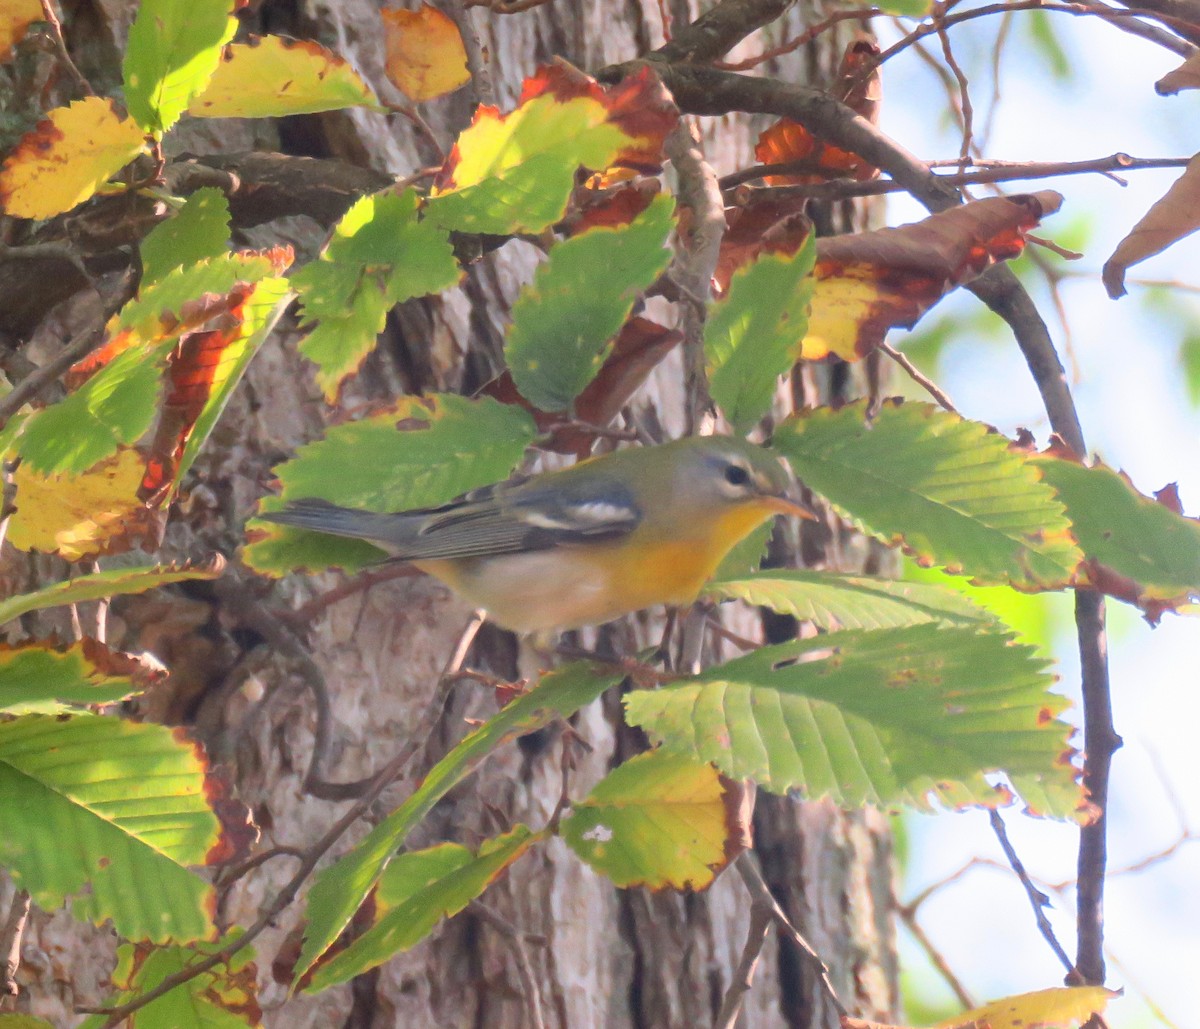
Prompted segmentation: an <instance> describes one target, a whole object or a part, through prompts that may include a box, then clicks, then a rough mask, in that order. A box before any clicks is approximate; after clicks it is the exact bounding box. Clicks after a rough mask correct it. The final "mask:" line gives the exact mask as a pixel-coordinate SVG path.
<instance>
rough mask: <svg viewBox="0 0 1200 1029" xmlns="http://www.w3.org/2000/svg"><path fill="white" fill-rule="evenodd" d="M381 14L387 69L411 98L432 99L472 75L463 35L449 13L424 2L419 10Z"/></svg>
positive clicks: (390, 75)
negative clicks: (468, 66)
mask: <svg viewBox="0 0 1200 1029" xmlns="http://www.w3.org/2000/svg"><path fill="white" fill-rule="evenodd" d="M381 17H382V18H383V41H384V46H385V47H386V52H387V57H386V60H385V62H384V70H385V71H386V72H387V77H388V78H389V79H391V81H392V83H393V84H394V85H395V86H396V88H397V89H399V90H400V91H401V92H402V93H403V94H404V95H405V96H406V97H408V98H409V99H410V100H415V101H417V102H418V103H420V102H421V101H423V100H432V99H433V98H434V97H437V96H441V95H442V94H443V93H449V92H451V91H452V90H455V89H458V87H459V86H462V85H464V84H465V83H466V82H467V81H468V80H469V79H470V78H471V73H470V72H469V71H468V70H467V51H466V49H465V48H464V47H463V41H462V36H461V34H460V33H459V31H458V26H457V25H455V24H454V20H453V19H452V18H451V17H450V16H449V15H447V14H443V13H442V12H441V11H439V10H438V9H437V8H436V7H431V6H430V5H429V4H422V5H421V9H420V10H419V11H403V10H396V9H394V8H393V9H389V10H385V11H382V12H381Z"/></svg>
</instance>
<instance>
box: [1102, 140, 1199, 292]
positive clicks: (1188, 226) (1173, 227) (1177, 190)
mask: <svg viewBox="0 0 1200 1029" xmlns="http://www.w3.org/2000/svg"><path fill="white" fill-rule="evenodd" d="M1197 229H1200V154H1197V155H1196V156H1195V157H1193V158H1192V159H1191V160H1190V161H1188V166H1187V167H1186V168H1184V169H1183V174H1182V175H1180V176H1179V178H1178V179H1176V180H1175V182H1174V183H1173V184H1172V186H1171V188H1170V189H1168V190H1167V192H1166V193H1165V194H1164V195H1163V197H1162V198H1161V199H1160V200H1158V201H1156V202H1155V204H1154V205H1153V206H1152V207H1151V208H1150V210H1149V211H1147V212H1146V213H1145V215H1144V216H1143V217H1142V220H1141V221H1139V222H1138V223H1137V224H1136V225H1135V226H1134V227H1133V228H1132V229H1131V230H1130V232H1129V235H1128V236H1126V237H1125V238H1124V239H1123V240H1121V242H1120V243H1118V244H1117V249H1116V250H1114V251H1113V255H1112V257H1110V258H1109V259H1108V260H1107V261H1105V262H1104V270H1103V271H1102V272H1101V273H1100V277H1101V279H1103V280H1104V288H1105V289H1106V290H1108V295H1109V296H1110V297H1112V298H1113V299H1114V300H1116V299H1117V298H1118V297H1123V296H1124V295H1125V271H1126V269H1127V268H1128V267H1129V266H1130V265H1131V264H1137V263H1138V262H1139V261H1144V260H1146V258H1147V257H1153V256H1154V255H1155V254H1157V253H1161V252H1162V251H1163V250H1166V249H1167V247H1169V246H1170V245H1171V244H1172V243H1177V242H1178V241H1179V240H1181V239H1183V237H1184V236H1187V235H1190V234H1191V233H1193V232H1195V231H1196V230H1197Z"/></svg>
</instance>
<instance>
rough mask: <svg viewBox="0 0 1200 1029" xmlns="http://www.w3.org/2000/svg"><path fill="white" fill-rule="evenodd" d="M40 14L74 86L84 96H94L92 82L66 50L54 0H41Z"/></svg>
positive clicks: (65, 42)
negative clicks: (48, 26)
mask: <svg viewBox="0 0 1200 1029" xmlns="http://www.w3.org/2000/svg"><path fill="white" fill-rule="evenodd" d="M42 16H43V18H44V19H45V20H46V21H47V22H48V23H49V25H50V37H51V39H53V40H54V49H55V50H56V51H57V53H58V59H59V60H60V61H62V63H63V66H64V67H65V68H66V69H67V71H68V72H69V73H70V75H71V78H73V79H74V80H75V88H76V89H78V90H79V92H80V93H82V94H83V95H84V96H95V95H96V91H95V90H94V89H92V84H91V83H90V82H88V80H87V78H86V77H85V76H84V74H83V72H81V71H80V70H79V68H78V67H77V66H76V64H75V62H74V61H73V60H72V59H71V55H70V53H69V52H68V51H67V41H66V39H65V38H64V37H63V28H62V22H60V21H59V20H58V14H57V13H56V12H55V10H54V0H42Z"/></svg>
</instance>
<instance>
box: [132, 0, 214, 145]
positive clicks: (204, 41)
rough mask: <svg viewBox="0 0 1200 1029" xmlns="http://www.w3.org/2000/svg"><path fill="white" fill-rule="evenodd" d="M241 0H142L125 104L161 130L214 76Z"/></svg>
mask: <svg viewBox="0 0 1200 1029" xmlns="http://www.w3.org/2000/svg"><path fill="white" fill-rule="evenodd" d="M235 6H237V0H142V3H141V4H140V5H139V6H138V12H137V17H136V18H135V19H134V22H133V25H132V27H131V28H130V29H129V42H128V45H127V48H126V50H125V63H124V73H125V106H126V107H127V108H129V113H130V114H131V115H133V117H134V118H135V119H136V120H137V122H138V124H140V125H141V126H142V128H144V129H145V130H146V131H147V132H153V133H155V134H161V133H163V132H165V131H166V130H167V129H169V128H170V127H171V126H172V125H174V124H175V122H176V121H178V120H179V116H180V115H181V114H183V112H184V111H186V110H187V107H188V104H189V103H190V102H191V100H192V97H194V96H196V94H197V93H200V92H201V91H202V90H203V89H204V87H205V86H206V85H207V84H208V80H209V79H210V78H212V75H213V72H214V71H216V69H217V64H218V62H219V61H220V59H221V47H222V46H224V45H225V44H226V43H228V42H229V40H230V39H231V38H232V37H233V33H234V31H235V30H236V29H237V19H235V18H233V17H231V15H232V13H233V10H234V8H235Z"/></svg>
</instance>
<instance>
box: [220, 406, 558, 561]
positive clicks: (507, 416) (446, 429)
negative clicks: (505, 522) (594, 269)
mask: <svg viewBox="0 0 1200 1029" xmlns="http://www.w3.org/2000/svg"><path fill="white" fill-rule="evenodd" d="M398 429H403V430H405V431H397V430H398ZM536 433H537V427H536V426H535V425H534V423H533V420H532V419H531V418H530V417H529V415H528V414H527V413H526V412H525V411H523V410H522V409H521V408H518V407H514V406H513V405H511V404H501V403H499V402H498V401H495V400H491V399H489V398H486V397H484V398H481V399H479V400H468V399H467V398H465V397H460V396H455V395H454V394H450V393H438V394H432V395H430V396H427V397H402V398H400V400H398V401H397V402H396V403H395V404H394V405H393V406H392V407H391V408H390V409H388V410H387V411H384V412H383V413H381V414H377V415H374V416H372V417H370V418H364V419H363V420H362V421H358V422H351V423H348V424H346V425H338V426H335V427H334V428H332V429H330V430H329V432H328V433H327V434H326V436H325V438H324V439H322V440H318V441H317V442H315V443H310V444H308V445H307V446H304V447H301V448H300V450H299V451H298V452H297V454H296V457H295V458H293V459H292V460H291V461H288V462H287V463H285V464H282V465H279V466H278V467H276V469H275V474H276V475H277V476H278V478H279V481H280V482H281V483H282V484H283V500H295V499H297V498H303V497H316V498H319V499H322V500H328V501H331V502H333V503H335V504H342V505H344V506H347V507H361V508H366V509H368V510H372V511H403V510H407V509H410V508H416V507H432V506H436V505H438V504H444V503H445V502H446V501H448V500H452V499H453V498H454V497H456V496H458V495H460V494H462V493H466V492H468V491H469V490H472V489H476V488H478V487H480V486H486V485H488V484H490V483H493V482H496V481H498V480H502V479H504V478H505V477H506V476H507V475H508V474H509V473H510V472H511V471H512V470H513V468H514V467H515V466H516V465H517V463H518V462H519V461H520V460H521V458H522V456H523V455H524V453H525V448H526V447H527V446H528V445H529V444H530V443H531V442H532V441H533V438H534V436H535V435H536ZM264 509H265V508H264ZM262 524H263V523H255V527H256V532H257V531H259V529H258V527H259V526H260V525H262ZM263 531H264V533H265V534H264V535H263V536H261V537H260V538H257V539H255V541H254V542H252V543H250V544H249V545H248V546H247V547H246V549H245V551H244V552H243V559H244V560H245V561H246V563H247V564H249V565H250V566H251V567H252V568H254V569H256V570H257V571H262V572H273V573H275V574H280V573H282V572H286V571H290V570H292V569H294V568H300V567H305V568H319V567H324V566H327V565H332V564H336V565H338V566H340V567H342V568H346V569H347V570H350V569H357V568H360V567H362V566H363V565H364V564H370V563H372V562H375V561H378V560H379V559H380V558H381V556H382V554H381V552H380V551H379V550H378V549H377V548H375V547H372V546H371V545H370V544H368V543H362V542H360V541H358V540H339V539H336V538H332V537H328V536H324V535H322V534H321V533H312V532H304V531H302V530H298V529H285V528H283V527H282V526H276V525H269V526H266V527H265V529H264V530H263Z"/></svg>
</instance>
